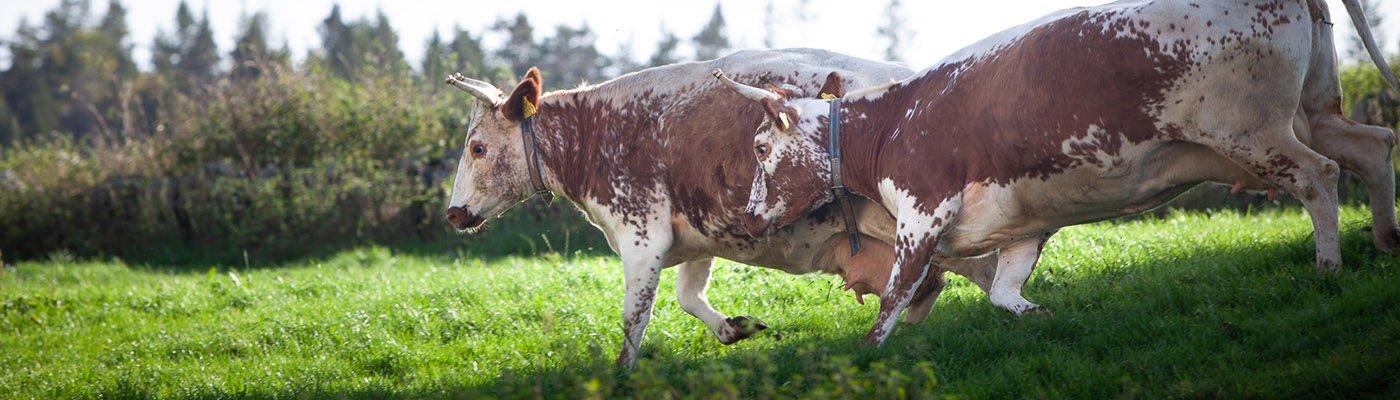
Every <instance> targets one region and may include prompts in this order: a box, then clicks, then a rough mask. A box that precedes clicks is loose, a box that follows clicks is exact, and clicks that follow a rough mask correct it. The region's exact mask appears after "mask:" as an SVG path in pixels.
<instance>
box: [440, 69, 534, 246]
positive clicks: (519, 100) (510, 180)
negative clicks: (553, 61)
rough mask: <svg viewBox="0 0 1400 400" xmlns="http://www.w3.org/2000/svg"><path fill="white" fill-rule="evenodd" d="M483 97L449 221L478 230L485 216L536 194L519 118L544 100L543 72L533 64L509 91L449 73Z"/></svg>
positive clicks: (459, 170)
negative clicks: (541, 74) (542, 92)
mask: <svg viewBox="0 0 1400 400" xmlns="http://www.w3.org/2000/svg"><path fill="white" fill-rule="evenodd" d="M447 83H448V84H451V85H453V86H456V87H457V88H459V89H462V90H463V91H466V92H467V93H471V95H472V96H474V97H476V98H477V100H479V103H478V105H479V106H478V107H475V108H474V109H473V110H472V118H471V124H470V125H469V126H468V127H467V141H466V148H465V149H464V150H463V151H462V159H461V161H459V162H458V163H457V178H456V182H454V183H453V185H452V200H451V202H450V203H449V204H448V208H447V221H448V222H451V223H452V226H454V227H456V228H457V229H469V230H475V229H477V228H480V227H481V225H482V224H483V223H485V222H486V218H488V217H495V216H498V215H500V214H501V213H503V212H505V211H506V210H507V209H509V208H510V207H511V206H514V205H515V204H516V203H519V202H521V201H524V200H526V199H529V198H530V196H531V195H533V194H534V192H535V190H534V183H533V182H531V177H530V172H529V169H528V167H527V164H526V162H530V161H532V160H527V159H526V157H525V145H524V141H523V140H522V139H521V135H520V124H521V123H522V122H523V121H524V120H525V117H527V116H528V115H527V114H526V113H527V110H529V111H528V112H529V113H533V112H535V107H536V106H538V105H539V104H540V103H539V100H540V72H539V70H537V69H534V68H531V69H530V72H527V73H526V74H525V78H524V79H522V80H521V81H520V83H519V84H518V85H516V87H515V90H513V91H512V92H511V94H510V96H506V95H505V93H503V92H501V90H500V89H497V88H496V87H495V86H492V85H491V84H489V83H486V82H482V81H478V80H475V79H468V78H466V77H463V76H461V75H460V74H453V75H452V76H448V77H447Z"/></svg>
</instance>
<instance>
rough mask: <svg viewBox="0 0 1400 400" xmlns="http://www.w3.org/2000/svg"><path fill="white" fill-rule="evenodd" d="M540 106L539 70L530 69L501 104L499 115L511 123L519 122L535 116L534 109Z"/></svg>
mask: <svg viewBox="0 0 1400 400" xmlns="http://www.w3.org/2000/svg"><path fill="white" fill-rule="evenodd" d="M539 105H540V70H538V69H535V68H530V72H526V73H525V79H522V80H521V81H520V84H518V85H516V86H515V90H514V91H512V92H511V93H510V97H509V98H507V99H506V102H505V103H504V104H501V113H503V114H505V116H506V119H509V120H511V121H521V120H524V119H525V118H529V117H530V116H532V115H535V111H536V108H535V107H538V106H539Z"/></svg>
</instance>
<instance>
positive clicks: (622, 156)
mask: <svg viewBox="0 0 1400 400" xmlns="http://www.w3.org/2000/svg"><path fill="white" fill-rule="evenodd" d="M716 68H719V69H723V70H724V71H726V72H727V73H730V74H731V75H732V76H735V77H736V79H740V80H743V81H748V82H751V83H755V84H757V83H759V82H762V81H763V80H764V79H763V77H767V78H768V79H769V80H771V81H775V82H781V83H785V84H791V85H795V86H797V87H799V88H801V89H802V91H803V92H804V94H805V95H807V96H816V95H817V93H818V91H819V90H820V88H821V85H822V84H823V83H824V82H825V78H826V76H827V74H829V73H830V72H833V71H837V72H840V73H841V75H842V77H843V78H845V84H846V85H847V86H848V87H866V86H873V85H877V84H883V83H888V82H892V81H894V80H898V79H903V78H905V77H907V76H908V75H909V74H912V73H913V71H912V70H909V69H908V68H905V67H902V66H899V65H896V64H891V63H884V62H877V61H871V60H865V59H861V58H856V57H851V56H846V55H843V54H839V53H833V52H829V51H824V50H817V49H783V50H745V51H739V52H736V53H734V54H731V55H729V56H726V57H723V58H719V59H715V60H710V61H703V62H688V63H681V64H676V65H671V66H665V67H658V68H651V69H647V70H643V71H638V72H635V73H631V74H627V75H624V76H622V77H619V78H617V79H614V80H611V81H608V82H604V83H602V84H599V85H597V86H593V87H587V88H582V89H578V90H573V91H564V92H561V93H558V94H551V95H550V96H551V97H553V96H572V97H573V98H574V99H573V100H572V102H573V103H579V104H589V105H591V106H586V107H585V106H579V107H577V108H580V109H584V108H586V109H589V110H590V111H588V112H579V114H580V117H579V118H575V119H573V120H571V122H569V123H571V124H575V125H576V126H579V125H582V126H586V128H584V129H582V131H585V132H580V133H579V134H582V135H593V137H591V138H589V139H588V142H589V143H595V144H596V145H589V146H586V147H589V148H599V149H603V150H601V152H602V153H606V157H599V156H597V155H593V154H578V155H574V156H571V157H576V158H578V159H577V160H573V161H571V162H570V163H569V164H573V165H577V166H579V167H580V171H581V172H578V173H580V174H589V175H591V176H590V177H587V178H584V177H579V178H577V179H573V180H575V181H578V182H586V183H585V184H584V185H586V186H587V187H581V188H577V189H574V190H572V192H573V193H569V195H570V197H571V198H578V197H581V198H583V199H585V200H586V201H587V200H592V201H594V202H596V203H598V204H601V205H602V208H606V209H607V210H608V211H609V212H611V213H614V214H619V215H637V216H639V217H640V216H641V214H643V212H642V211H641V210H647V209H649V207H653V206H654V205H655V204H656V203H659V202H669V203H670V206H671V209H672V213H673V216H672V217H673V218H672V220H673V225H674V229H675V231H676V232H675V233H676V235H675V237H676V243H675V245H673V247H674V250H673V251H672V253H671V254H668V256H667V258H668V262H667V263H668V264H670V263H671V261H676V262H678V261H683V260H687V259H694V258H697V257H703V256H721V257H725V258H730V259H735V260H738V261H744V262H750V263H755V264H759V265H767V266H777V267H780V268H783V267H790V266H787V265H783V264H786V263H788V262H786V261H784V260H785V258H784V255H782V254H780V253H783V252H784V251H786V250H787V249H781V250H779V251H777V252H773V251H770V250H769V249H766V248H764V246H762V245H759V244H758V243H759V242H758V241H756V240H754V239H752V238H750V237H749V236H748V235H747V233H745V232H744V230H743V227H742V224H741V223H740V220H739V214H740V213H741V212H742V211H743V209H744V205H745V203H746V202H747V201H748V188H749V186H750V185H751V183H752V182H753V177H754V172H755V168H756V166H757V161H756V160H755V159H754V155H753V153H752V148H753V136H754V127H756V126H758V125H759V124H760V123H761V119H762V115H763V112H762V110H761V109H760V108H759V106H757V105H755V104H754V103H753V102H751V101H748V100H747V99H744V98H743V97H741V96H739V95H737V94H735V93H734V92H733V91H731V90H729V89H727V88H725V87H723V86H721V85H720V84H719V83H718V82H717V81H716V80H715V79H714V78H713V77H712V76H711V74H710V72H711V71H713V70H714V69H716ZM542 112H543V111H542ZM638 114H645V115H638ZM598 115H606V117H603V118H602V119H605V120H608V121H612V123H601V122H599V118H598V117H597V116H598ZM585 151H590V150H585ZM605 158H606V159H605ZM819 217H823V218H825V217H827V216H825V215H819ZM795 241H800V240H795ZM784 269H787V268H784Z"/></svg>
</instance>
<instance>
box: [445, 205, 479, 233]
mask: <svg viewBox="0 0 1400 400" xmlns="http://www.w3.org/2000/svg"><path fill="white" fill-rule="evenodd" d="M447 222H449V223H451V224H452V226H453V227H454V228H457V229H468V228H475V227H478V226H481V223H483V222H486V219H485V218H481V217H478V216H476V215H474V214H472V212H471V211H467V209H466V208H462V207H457V206H452V207H448V208H447Z"/></svg>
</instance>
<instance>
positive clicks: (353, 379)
mask: <svg viewBox="0 0 1400 400" xmlns="http://www.w3.org/2000/svg"><path fill="white" fill-rule="evenodd" d="M1342 220H1343V226H1344V227H1343V257H1344V264H1345V266H1344V267H1343V271H1342V272H1341V273H1339V274H1335V275H1320V274H1318V273H1316V272H1315V271H1314V270H1313V267H1312V263H1313V250H1312V249H1313V244H1312V235H1311V225H1310V224H1309V223H1308V222H1307V218H1306V215H1305V214H1304V213H1303V212H1302V211H1299V210H1294V209H1288V210H1270V211H1264V212H1258V211H1256V212H1255V215H1252V216H1250V215H1242V214H1240V213H1235V212H1221V213H1217V214H1214V215H1207V214H1199V213H1196V214H1170V215H1168V216H1167V217H1165V218H1163V219H1153V218H1146V219H1138V220H1133V221H1126V222H1110V223H1101V224H1096V225H1089V226H1080V227H1071V228H1067V229H1065V230H1064V231H1062V232H1061V233H1060V234H1059V235H1057V236H1055V238H1054V239H1053V240H1052V241H1051V243H1050V245H1049V246H1048V247H1047V248H1046V252H1045V256H1044V257H1043V258H1042V259H1041V263H1040V266H1039V267H1038V268H1037V270H1036V271H1035V274H1034V275H1033V276H1032V277H1031V280H1030V282H1029V284H1028V285H1027V287H1026V290H1025V293H1026V296H1027V298H1029V299H1030V300H1031V301H1034V302H1037V303H1040V304H1043V305H1045V306H1047V307H1049V308H1051V309H1052V310H1054V313H1053V314H1050V315H1030V316H1026V317H1021V318H1018V317H1015V316H1012V315H1011V314H1009V313H1007V312H1005V311H1002V310H1000V309H997V308H995V307H994V306H992V305H991V304H990V303H989V302H988V301H987V299H986V296H985V295H984V294H982V293H981V292H980V291H979V290H977V289H976V288H975V287H974V286H972V285H971V284H970V283H968V282H967V281H965V280H962V279H961V278H956V279H951V283H950V287H949V289H948V290H947V291H945V292H944V294H943V297H942V298H940V299H939V301H938V304H937V306H936V307H935V309H934V312H933V315H932V316H930V317H929V319H928V320H927V321H925V322H923V323H921V324H917V325H902V326H901V327H900V328H899V330H898V331H897V332H896V333H895V334H894V336H893V338H892V339H891V340H890V341H889V342H888V343H887V344H886V345H885V346H883V347H880V348H870V347H862V346H858V345H857V343H858V341H859V339H860V337H861V336H862V335H863V334H864V333H865V330H866V329H867V328H868V327H869V324H870V323H871V321H872V320H873V318H874V313H875V311H876V306H875V305H874V304H867V305H865V306H860V305H858V304H857V303H856V302H855V301H854V299H853V298H852V296H851V295H850V293H849V292H845V291H842V290H840V282H838V279H836V278H833V277H830V276H821V275H808V276H791V275H786V274H783V273H779V272H774V271H770V270H764V269H759V268H751V267H745V266H740V265H735V264H732V263H727V262H720V263H719V264H718V268H716V272H715V276H714V280H713V282H712V283H711V288H710V291H709V295H710V299H711V301H712V303H713V304H714V305H715V307H716V308H718V309H720V310H721V311H723V312H726V313H728V314H730V315H754V316H757V317H759V318H760V319H762V320H763V321H765V322H767V323H768V324H769V325H771V326H772V328H770V329H769V330H766V331H764V332H762V333H761V334H760V335H758V336H757V337H755V338H753V339H750V340H747V341H743V342H740V343H739V344H735V345H733V346H722V345H720V344H719V343H718V342H717V341H715V340H714V339H713V338H712V337H711V336H710V335H709V333H708V332H707V331H706V330H705V328H704V327H703V326H702V324H700V323H699V322H698V321H697V320H695V319H694V318H692V317H690V316H689V315H688V314H685V313H684V312H683V311H681V310H680V308H679V306H678V305H677V304H676V301H675V299H674V296H672V295H670V293H674V289H673V286H672V283H673V282H674V278H675V273H674V271H671V270H668V271H666V272H665V274H664V276H663V280H662V282H663V283H662V286H663V287H662V289H661V290H662V293H666V294H667V295H665V296H660V298H659V300H658V303H657V306H656V312H655V316H654V317H653V319H652V324H651V326H650V328H649V329H648V331H647V337H646V342H645V344H644V345H643V348H642V360H641V361H640V362H639V365H638V367H637V368H636V369H635V370H630V371H628V370H619V369H617V368H615V367H613V366H612V360H613V358H614V357H615V356H616V352H617V348H618V344H619V343H620V340H621V339H620V338H621V332H620V318H619V317H620V314H621V302H622V301H621V300H622V287H621V286H622V285H621V283H622V278H621V265H620V263H619V262H618V261H617V259H616V258H615V257H598V256H590V255H581V254H578V253H576V254H575V255H573V256H560V255H555V254H547V255H545V256H541V257H535V258H518V257H500V258H488V259H482V258H475V257H464V256H462V255H454V254H436V255H435V254H432V253H427V252H396V251H394V250H390V249H387V248H382V247H363V248H357V249H353V250H349V251H343V252H340V253H338V254H335V255H333V256H328V257H325V258H321V259H315V260H309V261H308V260H299V261H296V262H294V263H291V264H288V265H279V266H264V267H258V268H252V269H247V268H244V267H243V266H241V265H237V266H218V267H215V268H213V269H207V270H206V269H205V268H201V270H200V271H198V272H191V271H190V269H189V268H184V269H172V268H166V267H148V266H142V265H129V264H125V263H122V262H120V261H115V262H85V261H80V260H79V261H75V260H71V259H64V257H63V256H61V255H57V256H54V257H53V258H52V259H51V260H49V261H44V262H25V263H21V264H19V265H18V266H17V268H14V269H10V270H5V271H4V272H3V276H0V349H2V350H0V398H7V399H8V398H99V397H101V398H152V397H157V398H327V397H340V398H377V397H410V398H425V397H426V398H482V397H506V398H514V397H567V398H588V397H593V398H615V397H637V398H643V397H646V398H653V397H687V398H688V397H703V398H767V397H801V398H897V397H900V396H908V397H916V398H917V397H950V396H951V397H965V398H1163V397H1169V398H1216V397H1224V398H1256V397H1268V398H1298V397H1307V398H1317V397H1321V398H1366V397H1377V398H1387V397H1388V398H1395V397H1397V396H1400V260H1397V259H1396V258H1391V257H1389V256H1386V255H1384V254H1381V253H1379V252H1378V251H1376V250H1375V249H1374V248H1373V247H1372V246H1371V244H1370V234H1369V232H1366V231H1364V230H1363V228H1364V227H1365V226H1366V225H1367V224H1368V223H1369V213H1368V212H1366V211H1365V210H1363V209H1357V208H1346V209H1344V212H1343V219H1342Z"/></svg>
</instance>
